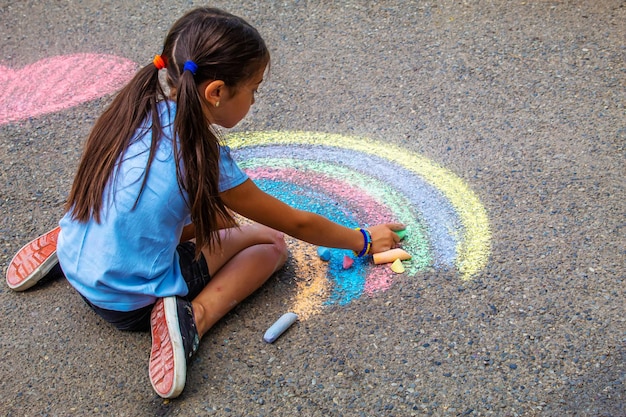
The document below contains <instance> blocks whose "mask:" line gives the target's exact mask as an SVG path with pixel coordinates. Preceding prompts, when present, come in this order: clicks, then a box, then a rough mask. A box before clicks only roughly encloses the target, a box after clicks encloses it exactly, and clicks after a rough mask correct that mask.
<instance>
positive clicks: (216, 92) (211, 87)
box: [204, 80, 226, 107]
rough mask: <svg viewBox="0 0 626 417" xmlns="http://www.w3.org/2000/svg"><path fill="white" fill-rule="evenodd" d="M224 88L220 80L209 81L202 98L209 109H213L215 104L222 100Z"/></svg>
mask: <svg viewBox="0 0 626 417" xmlns="http://www.w3.org/2000/svg"><path fill="white" fill-rule="evenodd" d="M225 87H226V85H225V84H224V81H221V80H215V81H211V82H209V83H208V84H207V85H206V87H204V98H205V100H206V101H208V102H209V104H210V105H211V107H214V106H215V104H216V103H219V101H220V100H221V99H223V98H224V94H225Z"/></svg>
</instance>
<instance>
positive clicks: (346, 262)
mask: <svg viewBox="0 0 626 417" xmlns="http://www.w3.org/2000/svg"><path fill="white" fill-rule="evenodd" d="M352 264H354V259H352V258H351V257H349V256H348V255H344V257H343V265H342V266H343V269H350V268H351V267H352Z"/></svg>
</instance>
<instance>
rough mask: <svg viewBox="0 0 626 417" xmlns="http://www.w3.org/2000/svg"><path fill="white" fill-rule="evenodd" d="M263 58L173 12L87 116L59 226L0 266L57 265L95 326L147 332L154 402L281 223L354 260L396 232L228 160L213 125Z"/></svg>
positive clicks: (176, 383) (251, 46)
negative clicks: (152, 47) (354, 222)
mask: <svg viewBox="0 0 626 417" xmlns="http://www.w3.org/2000/svg"><path fill="white" fill-rule="evenodd" d="M269 61H270V55H269V52H268V49H267V47H266V45H265V43H264V41H263V39H262V38H261V36H260V35H259V33H258V32H257V30H256V29H254V28H253V27H252V26H250V25H249V24H248V23H247V22H246V21H244V20H243V19H241V18H239V17H236V16H233V15H231V14H229V13H226V12H223V11H221V10H218V9H212V8H198V9H194V10H192V11H190V12H188V13H187V14H185V15H184V16H183V17H182V18H180V19H179V20H178V21H177V22H176V23H175V24H174V26H173V27H172V28H171V30H170V32H169V34H168V35H167V37H166V39H165V43H164V45H163V50H162V52H161V53H160V54H159V55H157V56H156V57H155V58H154V61H153V63H151V64H150V65H147V66H145V67H143V68H142V69H140V70H139V71H138V73H137V74H136V75H135V77H134V78H133V79H132V80H131V81H130V82H129V83H128V84H127V85H126V86H125V87H124V88H123V89H122V90H121V91H120V92H119V94H118V95H117V96H116V97H115V99H114V101H113V102H112V103H111V105H110V106H109V107H108V108H107V109H106V110H105V111H104V113H103V114H102V116H100V118H99V119H98V120H97V121H96V123H95V126H94V128H93V130H92V131H91V133H90V135H89V137H88V139H87V142H86V145H85V149H84V152H83V155H82V158H81V161H80V163H79V166H78V170H77V173H76V177H75V179H74V183H73V186H72V189H71V192H70V194H69V198H68V201H67V204H66V207H65V208H66V213H65V215H64V217H63V218H62V219H61V221H60V222H59V227H57V228H55V229H53V230H51V231H50V232H48V233H47V234H45V235H43V236H41V237H39V238H37V239H35V240H33V241H32V242H30V243H29V244H27V245H26V246H24V247H23V248H22V249H21V250H20V251H19V252H18V254H17V255H16V256H15V257H14V258H13V260H12V261H11V264H10V265H9V268H8V270H7V283H8V284H9V286H10V287H11V288H13V289H14V290H17V291H21V290H25V289H27V288H29V287H31V286H32V285H34V284H35V283H36V282H38V281H39V280H40V279H41V278H43V277H44V276H46V275H50V274H61V273H62V274H63V275H64V276H65V277H66V278H67V280H68V281H69V283H70V284H71V285H72V286H73V287H74V288H75V289H76V290H77V291H78V292H79V293H80V294H81V296H82V297H83V298H84V300H85V302H86V303H87V304H88V305H89V306H90V307H91V308H92V309H93V310H94V311H95V312H96V313H97V314H98V315H99V316H101V317H102V318H103V319H104V320H106V321H107V322H109V323H111V324H113V325H114V326H115V327H117V328H119V329H121V330H148V329H150V330H151V335H152V348H151V353H150V362H149V375H150V382H151V384H152V386H153V387H154V389H155V391H156V392H157V393H158V395H160V396H161V397H163V398H173V397H176V396H178V395H179V394H180V393H181V392H182V390H183V388H184V386H185V380H186V372H187V361H188V360H189V359H190V358H191V356H192V355H193V354H194V352H195V351H196V350H197V349H198V343H199V341H200V339H201V338H202V336H203V335H204V334H205V333H206V332H207V331H208V330H209V329H210V328H211V327H212V326H213V325H214V324H215V323H216V322H217V321H218V320H219V319H220V318H221V317H223V316H224V315H225V314H226V313H227V312H228V311H230V310H231V309H232V308H233V307H234V306H235V305H237V303H239V302H241V301H242V300H243V299H244V298H246V297H247V296H248V295H250V294H251V293H253V292H254V291H255V290H257V289H258V288H259V287H260V286H261V285H262V284H263V283H264V282H265V281H266V280H267V279H268V278H269V277H270V276H271V275H272V274H273V273H274V272H276V271H277V270H278V269H280V268H281V267H282V266H283V264H284V263H285V261H286V259H287V247H286V244H285V241H284V238H283V233H286V234H288V235H290V236H293V237H295V238H297V239H300V240H303V241H306V242H309V243H311V244H315V245H320V246H327V247H336V248H344V249H352V250H354V251H355V252H356V254H358V256H364V255H368V254H373V253H377V252H381V251H386V250H388V249H390V248H392V247H394V246H395V245H396V244H397V243H398V241H399V237H398V235H397V234H396V233H394V231H397V230H400V229H402V228H403V226H402V225H400V224H383V225H377V226H373V227H370V228H368V229H357V230H353V229H350V228H346V227H344V226H341V225H339V224H337V223H334V222H332V221H330V220H328V219H327V218H325V217H322V216H320V215H317V214H314V213H310V212H307V211H302V210H298V209H295V208H293V207H290V206H289V205H287V204H285V203H282V202H281V201H279V200H277V199H276V198H274V197H272V196H270V195H269V194H266V193H265V192H263V191H261V190H260V189H259V188H258V187H257V186H256V185H255V184H254V182H252V180H250V179H249V178H248V177H247V175H246V174H245V173H244V172H243V171H242V170H241V169H240V168H239V167H238V166H237V164H236V163H235V162H234V160H233V159H232V158H231V155H230V152H229V149H228V147H227V146H225V145H224V144H223V143H222V141H221V138H220V135H219V132H218V131H217V128H216V127H215V126H221V127H223V128H231V127H233V126H235V125H236V124H237V123H238V122H239V121H240V120H242V119H243V118H244V116H245V115H246V114H247V113H248V110H249V109H250V106H251V105H252V104H254V100H255V99H254V95H255V92H256V91H257V89H258V88H259V85H260V84H261V82H262V81H263V76H264V74H265V70H266V68H267V66H268V64H269ZM160 71H164V72H166V74H165V75H166V79H167V84H168V87H169V94H166V89H164V87H163V86H162V85H161V83H160V82H159V72H160ZM233 213H237V214H239V215H241V216H243V217H245V218H247V219H250V220H251V221H252V222H253V223H252V224H246V225H238V224H237V223H236V220H235V218H234V214H233Z"/></svg>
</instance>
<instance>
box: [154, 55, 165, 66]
mask: <svg viewBox="0 0 626 417" xmlns="http://www.w3.org/2000/svg"><path fill="white" fill-rule="evenodd" d="M152 63H153V64H154V66H155V67H156V68H157V69H158V70H162V69H163V68H167V64H166V63H165V58H163V57H161V55H155V56H154V59H153V60H152Z"/></svg>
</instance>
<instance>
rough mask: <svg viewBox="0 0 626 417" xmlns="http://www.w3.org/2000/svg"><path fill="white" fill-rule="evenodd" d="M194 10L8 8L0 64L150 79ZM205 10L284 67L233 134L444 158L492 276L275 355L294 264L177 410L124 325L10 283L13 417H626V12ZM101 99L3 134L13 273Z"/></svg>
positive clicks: (449, 275)
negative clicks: (120, 61) (113, 66)
mask: <svg viewBox="0 0 626 417" xmlns="http://www.w3.org/2000/svg"><path fill="white" fill-rule="evenodd" d="M199 4H200V3H198V2H192V1H151V0H148V1H135V0H129V1H126V2H124V4H122V3H121V2H113V1H97V0H83V1H68V2H50V1H44V2H40V1H21V2H10V1H7V0H3V1H2V3H1V4H0V16H1V20H2V25H0V65H2V66H5V67H10V68H13V69H15V70H17V69H19V68H22V67H24V66H26V65H28V64H32V63H34V62H37V61H38V60H40V59H42V58H46V57H53V56H57V55H65V54H73V53H79V52H90V53H106V54H112V55H116V56H120V57H124V58H127V59H129V60H131V61H133V62H136V63H139V64H141V65H146V64H148V63H149V62H150V61H151V60H152V57H153V55H154V54H155V53H158V52H159V51H160V45H161V42H162V40H163V37H164V35H165V33H166V31H167V29H168V28H169V26H170V25H171V23H173V21H174V20H175V19H177V18H178V17H179V16H180V15H181V14H182V13H183V12H184V11H186V10H187V9H189V8H190V7H192V6H194V5H199ZM213 5H216V6H218V7H222V8H225V9H226V10H229V11H231V12H233V13H235V14H238V15H241V16H243V17H245V18H246V19H247V20H249V21H250V22H251V23H252V24H254V25H255V26H256V27H257V28H258V29H259V31H260V32H261V33H262V34H263V36H264V38H265V39H266V41H267V43H268V45H269V47H270V49H271V51H272V56H273V61H272V69H271V74H270V77H269V78H268V80H267V81H266V84H265V85H264V86H263V88H262V93H261V97H260V99H259V101H258V102H257V104H256V105H255V107H254V109H253V111H252V112H251V114H250V115H249V116H248V118H247V119H246V120H245V121H244V122H242V124H241V125H240V126H238V127H237V128H236V129H235V131H239V130H251V131H260V130H280V131H294V130H307V131H316V132H329V133H339V134H343V135H350V136H363V137H367V138H370V139H371V140H374V141H377V142H380V143H382V144H384V143H390V144H394V145H398V146H401V147H403V148H405V149H407V150H409V151H411V152H415V153H419V154H421V155H423V156H425V157H426V158H428V159H430V160H432V161H435V162H436V163H437V164H439V165H441V166H444V167H446V168H447V169H449V170H450V171H451V172H453V173H454V174H455V175H457V176H458V177H460V178H461V179H462V180H463V181H464V182H465V183H466V184H468V186H469V187H471V189H472V190H473V191H474V192H475V193H476V195H477V196H478V197H479V199H480V201H481V202H482V204H483V205H484V206H485V208H486V210H487V213H488V218H489V222H490V227H491V233H492V234H491V241H490V242H491V254H490V258H489V261H488V263H487V265H486V266H485V267H484V268H483V269H482V270H481V271H480V272H479V273H478V274H477V275H476V276H474V277H473V279H472V280H470V281H467V282H464V281H462V280H460V278H459V276H458V274H457V273H456V272H455V271H454V270H444V269H440V268H433V269H430V270H428V271H425V272H421V273H419V274H417V275H416V276H412V277H405V278H403V279H399V280H397V281H396V282H395V283H394V285H392V286H391V288H390V289H389V290H387V291H385V292H383V293H379V294H375V295H374V296H371V297H370V296H363V297H361V298H359V299H358V300H354V301H353V302H352V303H349V304H347V305H343V306H339V305H330V306H327V307H326V308H324V309H323V311H322V312H321V313H319V314H316V315H314V316H312V317H311V318H309V319H308V320H306V321H302V322H300V323H297V324H295V325H294V326H293V327H292V328H291V329H290V330H289V331H288V332H287V333H286V334H285V335H283V336H282V337H281V338H280V339H279V340H278V341H277V342H276V343H274V344H272V345H268V344H266V343H264V342H263V340H262V335H263V332H264V331H265V329H267V327H268V326H269V325H270V324H271V323H272V322H273V321H274V320H275V319H276V318H277V317H279V316H280V315H281V314H282V313H284V312H285V309H286V308H287V306H288V305H289V302H290V300H292V299H293V297H294V295H295V293H294V291H295V284H294V283H295V282H297V280H298V279H299V277H298V276H296V275H295V274H294V270H295V269H294V267H293V265H292V264H288V265H287V267H286V268H285V270H284V271H282V272H281V273H279V274H278V275H277V276H276V277H274V278H272V280H270V281H269V282H268V284H267V285H266V286H265V287H264V288H263V289H261V290H260V291H259V292H258V293H257V294H255V295H254V296H253V297H251V298H250V299H249V300H247V301H245V302H244V303H242V304H241V305H240V306H238V307H237V308H236V309H235V310H234V311H233V312H232V313H231V314H229V315H228V316H227V317H226V318H225V319H224V320H222V321H221V322H220V323H219V324H218V325H217V326H216V327H215V328H214V329H213V330H212V331H211V333H209V334H208V335H207V336H206V338H205V339H204V340H203V343H202V344H201V348H200V351H199V352H198V354H197V356H196V358H195V359H194V361H193V363H192V365H191V368H190V370H189V375H188V379H187V386H186V388H185V391H184V393H183V395H182V396H181V397H180V398H178V399H176V400H173V401H163V400H162V399H160V398H159V397H157V396H156V395H155V394H154V392H153V391H152V388H151V386H150V383H149V381H148V376H147V360H148V356H149V349H150V337H149V335H148V334H142V333H139V334H138V333H122V332H118V331H116V330H114V329H112V328H111V327H110V326H108V325H107V324H106V323H104V322H102V321H101V320H99V319H98V318H97V317H96V316H95V315H94V314H93V313H92V312H91V311H90V310H89V309H88V308H87V307H86V306H85V304H84V303H83V302H82V300H81V299H80V297H79V296H78V295H77V294H76V293H75V292H74V291H73V290H72V289H71V287H70V286H69V284H68V283H67V282H66V281H64V280H57V281H52V282H48V283H44V284H42V285H39V286H37V287H35V288H33V289H31V290H29V291H27V292H25V293H15V292H12V291H11V290H9V289H8V287H6V286H5V285H2V286H0V312H1V314H2V322H1V323H2V324H0V358H1V360H0V392H1V393H2V395H1V397H0V414H2V415H6V416H39V415H41V416H71V415H76V416H80V415H114V416H153V415H161V416H165V415H168V416H170V415H171V416H192V415H193V416H195V415H197V416H204V415H215V416H269V415H272V416H291V415H295V414H299V415H303V416H326V415H329V416H411V415H416V416H421V415H434V416H440V415H441V416H458V415H467V416H535V415H536V416H570V415H571V416H626V389H625V383H626V366H625V360H626V323H625V318H624V313H625V310H624V295H625V287H624V279H625V271H626V268H625V254H626V238H625V235H626V231H625V230H624V226H625V214H626V210H625V209H626V207H625V206H626V203H625V201H626V193H625V181H624V175H625V174H626V170H625V168H624V160H625V149H624V145H625V143H626V117H625V116H626V110H625V105H626V94H625V93H626V66H625V65H626V64H625V62H626V25H625V23H624V22H626V2H624V1H620V0H613V1H609V0H596V1H558V0H554V1H549V0H527V1H521V0H517V1H499V0H492V1H487V0H482V1H465V0H463V1H461V0H458V1H448V0H445V1H441V2H432V1H428V2H426V1H415V2H405V1H378V2H369V1H364V2H345V3H335V2H326V1H322V2H315V1H293V2H291V1H289V2H287V1H285V2H254V3H252V2H242V1H229V2H225V1H218V2H214V3H213ZM0 75H2V74H1V73H0ZM51 82H52V81H51ZM43 84H44V85H42V88H43V87H44V86H45V81H44V82H43ZM109 100H110V96H106V97H103V98H100V99H96V100H92V101H89V102H86V103H83V104H80V105H77V106H74V107H72V108H69V109H65V110H61V111H57V112H53V113H50V114H45V115H40V116H36V117H31V118H27V119H22V120H19V121H14V122H11V123H5V124H2V125H0V268H2V271H4V269H5V268H6V266H7V265H8V262H9V261H10V259H11V257H12V256H13V254H14V253H15V252H16V251H17V250H18V249H19V248H20V247H21V246H22V245H23V244H25V243H26V242H27V241H29V240H30V239H32V238H33V237H35V236H37V235H38V234H40V233H43V232H45V231H46V230H48V229H49V228H51V227H52V226H54V225H55V224H56V222H57V221H58V219H59V218H60V216H61V215H62V206H63V202H64V201H65V198H66V196H67V193H68V190H69V188H70V186H71V182H72V178H73V174H74V170H75V168H76V165H77V162H78V158H79V156H80V153H81V149H82V143H83V141H84V139H85V137H86V135H87V134H88V132H89V129H90V127H91V126H92V124H93V122H94V119H95V118H96V117H97V116H98V115H99V114H100V112H101V111H102V109H103V107H104V106H105V105H106V104H107V103H108V102H109Z"/></svg>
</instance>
